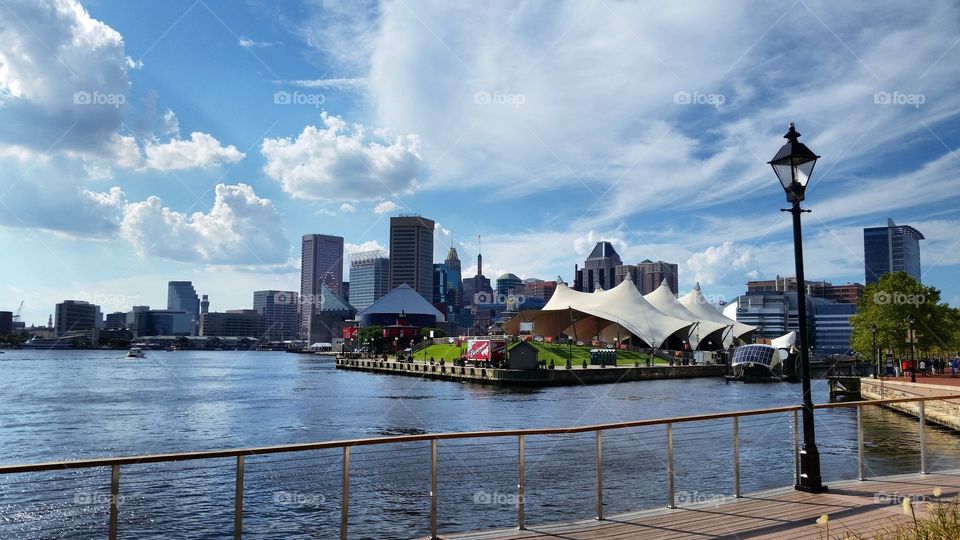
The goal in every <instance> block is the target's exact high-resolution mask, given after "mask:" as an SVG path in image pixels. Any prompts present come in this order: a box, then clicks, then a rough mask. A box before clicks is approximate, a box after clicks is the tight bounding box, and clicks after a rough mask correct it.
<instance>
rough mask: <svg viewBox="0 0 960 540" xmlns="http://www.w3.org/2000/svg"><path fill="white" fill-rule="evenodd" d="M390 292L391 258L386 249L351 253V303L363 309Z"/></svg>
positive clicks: (360, 309)
mask: <svg viewBox="0 0 960 540" xmlns="http://www.w3.org/2000/svg"><path fill="white" fill-rule="evenodd" d="M388 292H390V259H389V258H388V257H387V253H386V252H385V251H380V250H376V251H363V252H360V253H353V254H351V255H350V300H348V301H349V302H350V305H352V306H353V307H355V308H356V309H357V311H362V310H363V309H364V308H366V307H367V306H369V305H370V304H372V303H374V302H376V301H377V300H379V299H381V298H383V296H384V295H385V294H387V293H388Z"/></svg>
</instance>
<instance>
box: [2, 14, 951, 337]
mask: <svg viewBox="0 0 960 540" xmlns="http://www.w3.org/2000/svg"><path fill="white" fill-rule="evenodd" d="M80 6H82V7H80ZM275 9H276V8H273V7H270V6H251V5H245V6H241V7H233V6H232V4H230V5H228V4H225V3H221V2H208V3H194V4H189V3H184V4H180V3H176V2H174V3H169V4H168V3H164V4H162V5H138V6H136V7H134V6H130V5H127V4H126V3H122V2H111V1H104V2H97V3H92V2H84V3H80V4H74V3H70V2H64V3H62V4H58V5H57V6H56V7H55V8H50V9H38V8H37V7H36V3H30V2H22V3H21V2H13V3H11V4H10V9H9V10H5V11H3V12H2V13H0V22H4V23H5V24H4V25H3V27H2V28H3V29H2V30H0V34H2V35H3V38H4V39H3V40H0V57H2V62H3V64H4V66H5V67H6V68H7V69H6V71H5V72H4V74H3V75H2V76H0V100H2V101H3V104H4V107H0V118H2V119H3V120H4V122H3V123H2V124H0V125H2V126H3V127H0V164H2V166H3V170H4V171H5V172H6V174H5V175H4V177H3V180H0V203H2V204H0V242H3V244H4V245H5V246H6V250H7V251H8V252H10V253H15V254H16V257H15V259H11V260H12V261H13V262H12V263H10V264H8V265H7V266H6V267H5V273H4V276H5V277H6V278H7V279H5V280H4V285H3V287H0V310H12V311H15V310H16V309H17V306H18V305H19V303H20V301H21V300H23V301H24V302H25V303H24V307H23V320H24V321H26V322H27V323H28V324H34V323H36V324H44V323H45V322H46V321H47V319H48V316H49V315H50V314H51V313H52V310H53V306H54V305H55V304H57V303H59V302H61V301H62V300H64V299H80V300H90V301H91V302H93V303H95V304H97V305H100V306H101V307H102V311H103V313H110V312H114V311H120V310H126V309H129V307H130V306H132V305H151V306H154V307H156V308H160V307H162V306H163V305H164V304H165V298H164V290H163V287H162V286H158V284H163V283H166V282H167V281H170V280H183V281H192V282H193V284H194V286H195V287H196V289H197V290H198V291H201V292H203V293H204V294H209V295H210V297H211V298H213V299H214V301H215V302H216V304H217V306H219V307H220V308H232V307H241V306H249V302H250V293H251V292H252V291H255V290H297V289H298V287H296V283H297V282H298V278H299V273H300V269H299V257H300V254H299V253H298V252H297V244H298V239H300V238H301V236H302V235H304V234H312V233H323V234H330V235H336V236H341V237H343V238H344V259H347V258H348V257H347V255H349V254H350V253H355V252H361V251H369V250H374V249H386V248H387V247H388V246H389V232H388V231H389V225H388V221H389V218H390V217H392V216H395V215H398V214H399V213H417V214H421V215H423V216H427V217H429V218H430V219H433V220H436V222H437V223H438V224H439V225H438V229H437V231H435V238H434V255H433V261H434V262H441V261H443V260H444V256H445V254H446V252H447V250H448V249H449V247H450V245H451V243H452V244H453V245H455V246H456V248H457V251H458V252H459V254H460V256H461V259H462V260H463V261H464V267H463V270H462V275H463V276H466V277H470V276H473V275H474V274H475V273H476V267H475V264H473V261H475V260H476V255H477V244H476V240H475V239H476V236H477V235H478V234H482V235H483V239H484V249H483V254H484V258H485V259H486V261H485V262H486V266H487V267H488V268H487V270H486V272H485V274H486V275H487V276H488V277H492V278H496V277H497V276H499V275H501V274H504V273H513V274H516V275H517V276H518V277H520V278H527V277H539V278H542V279H554V278H555V277H556V276H557V275H560V276H562V277H563V279H565V280H567V281H569V282H572V275H571V271H572V268H573V264H575V263H581V262H582V261H583V260H584V259H585V258H586V257H587V256H588V255H589V252H590V250H591V249H592V248H593V247H594V245H595V244H596V242H597V241H600V240H607V241H610V242H611V244H612V245H613V246H614V247H615V248H616V250H617V252H618V253H619V254H620V256H621V258H622V259H623V262H624V263H626V264H637V263H639V262H640V261H642V260H644V259H650V260H653V261H657V260H662V261H671V262H675V263H678V264H679V290H680V291H681V292H683V291H687V290H690V288H691V287H692V285H693V283H694V282H697V281H699V282H701V283H703V284H704V286H705V287H707V288H709V290H710V291H711V292H714V293H716V294H717V295H722V296H724V297H726V298H727V299H732V298H734V297H736V296H737V295H738V294H740V293H741V292H742V290H743V283H744V282H746V281H748V280H750V279H758V278H765V277H773V276H774V275H791V274H792V273H793V272H792V271H791V269H790V267H791V264H792V259H791V239H790V229H789V220H788V219H786V217H785V216H784V215H783V214H781V213H780V212H779V211H778V210H779V208H780V207H782V206H783V203H782V192H781V188H780V187H779V186H778V184H777V182H776V181H775V178H774V177H773V175H772V173H771V171H770V170H769V167H767V165H766V163H765V162H766V161H767V160H768V159H770V157H771V156H772V155H773V153H774V152H775V150H776V148H777V147H778V146H779V145H780V144H781V142H782V140H781V138H780V136H781V135H782V133H783V130H784V129H785V127H786V123H787V122H789V121H795V122H797V128H798V130H799V131H800V132H801V133H803V135H804V137H803V138H804V140H805V141H806V143H807V144H809V145H810V147H811V148H812V149H814V150H815V151H816V152H817V153H818V154H821V155H822V156H823V158H822V159H821V162H820V164H818V167H817V171H816V173H815V174H814V180H813V184H812V185H811V188H810V190H809V191H808V198H807V199H808V200H807V203H808V206H809V207H810V208H811V209H812V210H813V213H812V214H810V215H809V218H808V219H806V220H805V224H804V227H805V228H804V233H805V238H804V240H805V252H806V263H807V269H806V270H807V271H806V273H807V279H808V280H821V279H822V280H829V281H833V282H835V283H843V282H861V281H863V269H864V260H863V238H862V234H863V232H862V231H863V229H864V228H869V227H880V226H882V225H883V224H884V223H885V222H886V220H887V218H892V219H893V220H894V221H896V222H897V223H898V224H905V225H910V226H912V227H915V228H916V229H917V230H920V231H922V232H923V234H924V236H925V238H926V239H925V240H924V243H923V246H922V249H923V267H922V271H923V279H922V281H923V282H924V283H925V284H928V285H933V286H935V287H938V288H940V289H941V290H943V291H944V299H945V300H946V301H948V302H950V303H951V304H953V305H960V284H957V283H955V282H954V281H953V280H952V279H951V277H952V276H954V275H955V274H956V272H957V270H958V266H960V247H958V246H957V245H956V243H955V242H956V240H955V238H954V236H955V234H954V232H953V231H955V230H956V229H957V227H958V225H960V217H958V215H957V212H956V210H955V208H956V203H957V197H958V195H957V194H956V191H955V190H951V189H950V188H951V187H952V186H953V185H955V183H956V179H955V176H956V175H955V173H954V171H955V170H956V163H957V161H956V160H957V157H956V156H957V155H956V148H957V146H958V140H960V139H958V137H960V123H958V122H957V112H956V110H955V107H954V106H953V105H952V103H953V102H952V97H951V95H950V89H951V88H953V87H955V86H956V81H957V80H958V79H960V77H958V73H960V61H958V59H960V47H957V46H956V40H955V35H954V34H955V32H954V28H953V27H952V26H951V24H950V23H951V21H953V20H955V18H956V14H957V9H958V8H957V7H956V6H955V5H953V4H951V3H947V2H944V3H939V4H934V5H932V6H930V9H928V10H926V11H924V12H923V13H918V12H916V10H912V9H910V7H909V6H899V5H897V4H895V3H880V4H877V5H871V6H866V7H862V8H857V7H840V6H832V5H830V4H829V3H826V2H801V3H795V4H792V5H790V6H781V5H763V4H752V3H748V2H745V3H741V4H736V5H734V6H713V5H710V4H706V5H698V6H696V7H687V6H683V7H680V6H674V7H670V8H666V7H662V8H649V9H652V11H650V12H645V11H643V9H642V8H640V7H637V6H631V5H617V6H608V7H604V6H603V5H600V6H594V7H592V8H590V9H584V8H581V7H574V6H572V5H559V6H556V7H555V8H553V9H550V10H546V9H539V8H535V7H530V8H529V9H526V10H521V11H520V12H517V13H512V12H511V13H500V12H499V8H496V7H485V8H483V9H484V10H486V11H485V12H484V13H476V14H472V13H468V12H469V11H471V10H474V9H481V8H479V7H462V8H460V9H462V10H463V11H464V13H459V12H458V16H457V17H450V16H449V13H446V12H445V11H444V9H445V8H444V7H443V6H423V5H414V6H411V7H409V9H404V8H403V7H402V6H400V7H398V6H397V5H396V4H392V3H386V4H383V5H377V6H367V8H366V9H362V8H359V7H354V8H352V11H350V12H340V11H337V8H326V9H327V10H326V11H325V10H324V8H322V7H317V6H314V5H312V4H304V5H301V6H299V7H298V8H297V9H296V11H297V12H298V13H299V14H300V15H301V16H299V17H296V18H289V17H281V16H280V14H279V12H277V11H275ZM331 10H332V11H331ZM506 19H510V20H515V21H516V22H517V25H516V26H515V27H512V28H504V27H502V26H501V25H499V24H494V23H495V21H502V20H506ZM143 20H151V21H153V22H154V23H155V24H153V25H151V28H146V27H144V26H143V25H142V23H141V21H143ZM459 20H463V21H473V22H474V23H471V24H467V23H459V22H456V21H459ZM94 21H100V22H101V23H102V24H95V23H94ZM477 21H485V22H482V23H477ZM705 21H710V24H709V25H707V24H705ZM534 23H535V24H534ZM26 24H29V25H31V26H30V28H29V29H28V28H27V27H26V26H25V25H26ZM388 32H389V33H390V34H389V38H390V39H384V37H385V36H387V33H388ZM81 34H82V35H81ZM598 36H605V39H604V40H603V41H602V42H601V43H599V44H598V45H597V47H599V49H598V50H597V52H598V53H599V54H596V55H591V56H590V58H589V61H587V60H585V57H584V55H585V54H587V53H586V52H584V51H586V50H588V49H587V48H586V47H585V46H584V45H585V44H586V43H592V42H593V40H594V39H596V38H597V37H598ZM694 36H695V41H696V46H695V47H691V46H687V44H688V43H689V42H690V41H691V39H694ZM721 42H722V43H723V46H720V45H719V43H721ZM91 43H96V44H98V46H97V47H91V46H89V44H91ZM800 43H802V44H803V47H797V46H796V45H798V44H800ZM78 44H79V45H78ZM711 44H712V45H711ZM906 44H909V45H906ZM398 45H403V46H398ZM484 47H486V49H484ZM14 50H16V51H22V55H14V54H12V51H14ZM478 50H483V51H485V54H488V55H490V58H492V59H494V61H493V62H488V61H487V60H485V58H487V57H486V56H484V55H480V54H477V51H478ZM772 50H776V51H779V54H781V55H782V58H781V60H783V61H780V62H777V63H776V65H773V64H770V63H769V62H767V61H764V60H765V59H768V58H769V54H770V51H772ZM52 51H56V54H54V53H53V52H52ZM411 51H417V53H416V54H413V53H412V52H411ZM507 51H514V52H517V51H519V52H518V53H516V54H515V53H513V52H511V53H508V52H507ZM52 54H54V57H51V55H52ZM704 54H706V56H703V55H704ZM56 58H59V59H62V61H60V62H58V61H56ZM824 70H829V72H830V73H834V74H835V76H833V77H830V78H829V79H827V80H824V79H823V78H822V77H821V78H818V79H817V80H811V79H809V75H810V74H811V73H823V72H825V71H824ZM420 72H450V73H452V74H453V76H452V77H450V80H449V81H445V82H444V83H443V84H442V85H440V86H437V87H433V86H425V82H426V81H423V80H419V79H417V78H416V77H414V76H413V75H412V74H415V73H420ZM631 74H642V76H639V77H637V76H635V75H631ZM880 144H883V145H884V149H885V151H884V152H883V153H882V155H878V153H877V152H871V149H872V147H873V146H878V145H880ZM302 163H306V164H308V166H306V167H303V166H300V164H302ZM451 237H452V241H451ZM344 264H347V263H346V260H345V261H344ZM344 270H346V269H344ZM345 275H346V274H345Z"/></svg>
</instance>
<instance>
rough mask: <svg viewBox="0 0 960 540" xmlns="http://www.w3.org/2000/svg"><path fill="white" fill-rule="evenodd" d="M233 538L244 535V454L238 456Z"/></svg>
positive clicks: (238, 538) (236, 539)
mask: <svg viewBox="0 0 960 540" xmlns="http://www.w3.org/2000/svg"><path fill="white" fill-rule="evenodd" d="M233 501H234V502H233V538H234V539H235V540H240V538H241V537H242V536H243V456H242V455H240V456H237V481H236V495H234V498H233Z"/></svg>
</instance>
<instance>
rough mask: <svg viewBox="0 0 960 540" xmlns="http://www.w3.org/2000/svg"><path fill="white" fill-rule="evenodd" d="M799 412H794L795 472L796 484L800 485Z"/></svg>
mask: <svg viewBox="0 0 960 540" xmlns="http://www.w3.org/2000/svg"><path fill="white" fill-rule="evenodd" d="M798 416H799V415H798V414H797V410H796V409H794V410H793V471H794V473H793V474H794V483H795V485H800V419H799V418H798Z"/></svg>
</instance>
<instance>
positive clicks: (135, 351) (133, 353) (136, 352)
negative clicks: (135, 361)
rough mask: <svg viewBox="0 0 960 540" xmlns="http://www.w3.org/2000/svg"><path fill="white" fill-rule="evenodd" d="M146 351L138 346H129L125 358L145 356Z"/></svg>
mask: <svg viewBox="0 0 960 540" xmlns="http://www.w3.org/2000/svg"><path fill="white" fill-rule="evenodd" d="M146 356H147V353H145V352H143V349H141V348H140V347H131V348H130V350H129V351H127V358H146Z"/></svg>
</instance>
